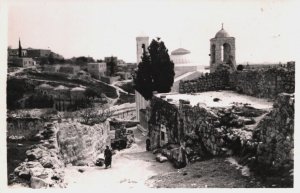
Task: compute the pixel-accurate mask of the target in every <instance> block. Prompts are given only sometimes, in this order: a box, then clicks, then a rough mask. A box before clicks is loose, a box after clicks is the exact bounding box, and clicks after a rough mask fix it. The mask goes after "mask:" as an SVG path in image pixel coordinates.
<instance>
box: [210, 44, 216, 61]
mask: <svg viewBox="0 0 300 193" xmlns="http://www.w3.org/2000/svg"><path fill="white" fill-rule="evenodd" d="M210 53H211V55H210V57H211V62H212V63H215V62H216V45H214V44H213V45H212V46H211V50H210Z"/></svg>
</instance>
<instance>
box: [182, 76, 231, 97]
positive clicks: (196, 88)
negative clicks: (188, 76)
mask: <svg viewBox="0 0 300 193" xmlns="http://www.w3.org/2000/svg"><path fill="white" fill-rule="evenodd" d="M228 76H229V73H228V72H226V71H222V72H215V73H206V74H204V75H203V76H200V77H199V78H197V79H193V80H187V81H180V83H179V93H195V92H205V91H215V90H225V89H227V88H228V82H229V81H228V80H229V79H228Z"/></svg>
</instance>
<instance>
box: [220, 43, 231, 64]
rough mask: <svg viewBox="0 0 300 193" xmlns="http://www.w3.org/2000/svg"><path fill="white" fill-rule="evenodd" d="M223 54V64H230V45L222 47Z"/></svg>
mask: <svg viewBox="0 0 300 193" xmlns="http://www.w3.org/2000/svg"><path fill="white" fill-rule="evenodd" d="M222 53H223V56H222V60H223V62H225V63H228V62H229V59H230V53H231V46H230V44H228V43H225V44H223V45H222Z"/></svg>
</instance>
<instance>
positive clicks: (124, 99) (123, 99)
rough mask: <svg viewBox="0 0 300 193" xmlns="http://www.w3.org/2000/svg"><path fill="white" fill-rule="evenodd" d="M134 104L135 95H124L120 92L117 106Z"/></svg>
mask: <svg viewBox="0 0 300 193" xmlns="http://www.w3.org/2000/svg"><path fill="white" fill-rule="evenodd" d="M134 102H135V97H134V95H130V94H124V93H122V92H120V97H119V99H118V100H117V102H116V104H115V105H120V104H124V103H134Z"/></svg>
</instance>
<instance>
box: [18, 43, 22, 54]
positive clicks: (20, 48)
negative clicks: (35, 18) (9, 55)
mask: <svg viewBox="0 0 300 193" xmlns="http://www.w3.org/2000/svg"><path fill="white" fill-rule="evenodd" d="M18 54H19V57H20V58H21V57H22V46H21V40H20V38H19V53H18Z"/></svg>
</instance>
